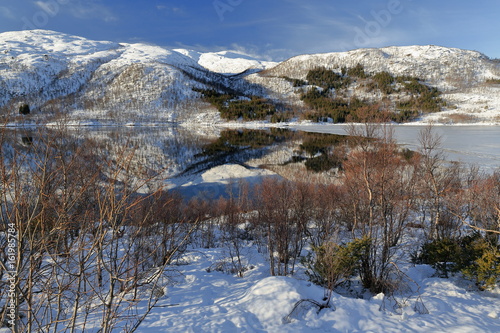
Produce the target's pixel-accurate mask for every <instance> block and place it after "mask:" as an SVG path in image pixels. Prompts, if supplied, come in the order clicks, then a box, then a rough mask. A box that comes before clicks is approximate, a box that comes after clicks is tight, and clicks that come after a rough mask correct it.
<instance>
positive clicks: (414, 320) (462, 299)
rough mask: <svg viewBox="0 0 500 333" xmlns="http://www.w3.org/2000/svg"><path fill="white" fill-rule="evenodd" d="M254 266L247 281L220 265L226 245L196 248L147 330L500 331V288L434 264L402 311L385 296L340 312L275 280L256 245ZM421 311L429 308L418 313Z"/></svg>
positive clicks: (302, 282) (417, 272)
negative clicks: (446, 273) (472, 283)
mask: <svg viewBox="0 0 500 333" xmlns="http://www.w3.org/2000/svg"><path fill="white" fill-rule="evenodd" d="M245 254H246V255H245V260H246V261H247V262H248V263H249V264H250V265H252V266H251V267H252V268H251V269H250V270H249V271H247V272H245V274H244V277H243V278H239V277H236V276H234V275H231V274H227V273H224V272H220V271H217V270H215V269H214V268H215V267H217V266H218V264H220V263H221V262H223V261H224V260H227V256H228V254H227V253H226V251H225V250H224V249H222V248H218V249H217V248H216V249H209V250H207V249H193V250H192V251H189V252H188V253H186V254H185V255H184V256H183V257H182V258H181V260H180V262H181V263H182V265H179V266H177V267H173V269H172V271H171V274H172V276H173V281H174V282H173V283H172V284H171V285H170V286H168V288H167V295H166V297H165V299H164V300H162V301H161V302H160V303H159V307H158V308H157V309H155V310H154V311H153V313H151V314H150V315H149V316H148V318H147V319H146V321H145V322H144V323H143V325H142V326H141V327H140V329H139V332H144V333H149V332H151V333H152V332H194V333H198V332H200V333H201V332H203V333H205V332H228V333H232V332H339V333H340V332H342V333H344V332H373V333H378V332H394V333H400V332H423V333H428V332H447V333H451V332H453V333H456V332H458V333H479V332H491V333H493V332H499V331H500V290H498V289H497V290H496V291H494V292H478V291H475V290H474V289H473V288H470V287H469V286H468V284H467V283H465V282H463V281H461V280H460V279H457V280H448V279H440V278H436V277H433V273H434V271H433V269H432V268H430V267H429V266H426V265H420V266H415V267H411V266H408V267H407V269H405V273H406V274H407V275H408V277H409V278H410V279H411V280H413V282H412V283H411V284H412V286H411V287H412V289H413V290H416V289H418V288H420V289H418V292H414V293H412V294H404V295H401V296H397V297H396V300H397V301H398V302H399V303H400V304H402V307H401V308H393V305H394V304H395V302H394V300H390V299H388V298H386V297H384V295H383V294H380V295H375V296H373V297H368V296H366V297H365V298H364V299H359V298H351V297H346V296H341V295H339V294H336V293H334V294H333V298H332V304H333V306H334V307H335V310H334V309H333V308H332V309H323V310H322V311H321V312H319V313H318V312H317V308H316V307H314V306H312V304H311V303H307V302H305V303H303V304H302V305H301V306H300V307H299V309H298V311H294V313H293V314H292V315H291V316H290V317H289V318H288V319H289V320H285V317H287V316H288V315H289V314H290V313H291V312H292V309H293V308H294V306H295V304H296V303H297V302H298V301H299V300H301V299H312V300H314V301H316V302H319V303H321V302H322V298H323V295H324V293H323V289H322V288H321V287H318V286H316V285H313V284H311V283H310V282H308V281H307V280H306V279H303V278H300V274H298V277H272V276H270V275H269V272H268V269H267V268H266V264H265V261H264V258H263V257H262V255H261V254H260V253H258V252H257V250H256V247H255V246H251V244H249V245H248V247H247V248H246V249H245ZM415 309H419V310H425V309H427V311H428V313H420V312H424V311H415Z"/></svg>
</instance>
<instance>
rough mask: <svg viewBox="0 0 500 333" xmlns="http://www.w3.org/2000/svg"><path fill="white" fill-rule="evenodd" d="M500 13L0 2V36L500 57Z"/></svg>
mask: <svg viewBox="0 0 500 333" xmlns="http://www.w3.org/2000/svg"><path fill="white" fill-rule="evenodd" d="M499 14H500V1H497V0H476V1H470V0H467V1H465V0H453V1H448V0H443V1H436V0H346V1H341V0H141V1H139V0H0V32H5V31H18V30H32V29H46V30H54V31H58V32H63V33H67V34H72V35H78V36H82V37H85V38H89V39H93V40H109V41H115V42H123V43H135V42H144V43H151V44H155V45H160V46H164V47H169V48H188V49H193V50H196V51H202V52H204V51H206V52H208V51H221V50H233V51H239V52H244V53H246V54H249V55H253V56H257V57H260V58H262V59H266V60H275V61H281V60H284V59H286V58H289V57H291V56H295V55H299V54H309V53H321V52H338V51H347V50H352V49H357V48H365V47H384V46H394V45H396V46H407V45H428V44H433V45H440V46H446V47H457V48H462V49H468V50H476V51H480V52H482V53H484V54H486V55H487V56H489V57H491V58H500V43H499V38H498V31H500V19H499V18H498V15H499Z"/></svg>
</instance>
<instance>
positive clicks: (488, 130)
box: [295, 125, 500, 172]
mask: <svg viewBox="0 0 500 333" xmlns="http://www.w3.org/2000/svg"><path fill="white" fill-rule="evenodd" d="M295 128H296V129H298V130H302V131H310V132H319V133H332V134H347V133H348V131H349V126H348V125H307V126H296V127H295ZM391 128H392V129H393V130H394V137H395V140H396V141H397V142H398V143H399V144H401V145H404V146H406V147H407V148H409V149H412V150H418V149H419V148H420V143H419V135H420V132H421V131H422V130H423V129H425V126H422V125H391ZM432 130H433V132H434V133H435V134H436V135H439V136H440V137H441V149H442V152H443V154H444V157H445V159H446V160H449V161H457V162H461V163H465V164H470V165H475V166H477V167H479V168H480V169H481V170H484V171H486V172H492V171H494V170H496V169H498V168H500V127H498V126H433V129H432Z"/></svg>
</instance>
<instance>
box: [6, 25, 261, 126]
mask: <svg viewBox="0 0 500 333" xmlns="http://www.w3.org/2000/svg"><path fill="white" fill-rule="evenodd" d="M224 54H225V53H224V52H223V53H219V54H201V53H196V52H192V51H187V50H169V49H165V48H162V47H159V46H153V45H147V44H124V43H122V44H117V43H112V42H98V41H89V40H86V39H84V38H80V37H76V36H70V35H65V34H61V33H57V32H52V31H46V30H34V31H23V32H8V33H3V34H0V92H1V94H0V107H3V108H4V114H5V113H10V114H15V113H16V111H17V110H16V106H17V105H18V104H19V103H28V104H29V105H30V106H31V107H32V108H34V110H35V111H38V114H40V115H41V116H40V117H42V118H44V117H45V118H47V117H48V116H52V115H54V113H57V112H60V109H64V111H63V112H66V115H69V114H68V113H71V111H72V110H84V112H73V113H72V115H71V116H73V118H76V119H77V120H78V119H80V120H89V119H114V120H120V121H124V120H125V119H126V121H135V120H144V119H148V118H150V117H151V116H154V118H155V119H163V120H169V121H172V120H176V118H177V113H176V112H175V111H176V110H178V109H187V108H188V107H189V108H192V107H193V104H192V102H193V101H195V102H197V101H198V97H199V94H198V93H195V92H194V91H193V90H192V88H193V87H200V88H207V87H211V85H217V86H231V87H233V88H235V89H241V90H243V91H244V90H245V89H246V88H247V87H246V86H248V84H246V83H245V82H244V81H241V80H239V79H238V81H241V82H240V83H238V82H236V83H235V82H234V79H231V78H228V77H226V76H224V75H221V74H219V73H216V72H217V71H220V72H224V73H240V72H242V71H245V70H247V69H251V68H253V69H257V70H258V69H261V68H264V67H266V66H269V64H267V63H263V62H259V61H257V60H252V59H250V58H249V57H247V56H244V55H240V56H238V55H237V54H235V53H230V54H228V57H227V58H226V57H224ZM224 59H228V61H227V63H226V62H224ZM198 62H199V63H200V64H199V63H198ZM204 66H205V67H207V68H209V69H214V72H210V71H209V70H207V69H206V68H205V67H204ZM118 109H119V110H122V111H121V112H120V114H119V115H117V114H116V112H114V111H116V110H118Z"/></svg>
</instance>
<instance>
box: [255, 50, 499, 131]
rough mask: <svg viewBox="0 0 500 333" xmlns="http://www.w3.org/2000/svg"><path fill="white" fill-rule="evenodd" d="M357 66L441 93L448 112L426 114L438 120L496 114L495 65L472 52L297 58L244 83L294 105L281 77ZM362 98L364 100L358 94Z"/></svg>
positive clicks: (486, 117)
mask: <svg viewBox="0 0 500 333" xmlns="http://www.w3.org/2000/svg"><path fill="white" fill-rule="evenodd" d="M358 64H361V65H362V66H363V67H364V69H365V70H366V71H367V72H369V73H379V72H382V71H386V72H389V73H390V74H392V75H394V76H412V77H418V78H419V79H420V80H423V81H424V82H425V83H426V84H428V85H430V86H434V87H437V88H438V89H439V90H440V91H442V92H444V95H443V98H444V99H445V100H446V101H447V102H449V104H450V109H449V110H445V111H448V112H446V113H444V114H441V113H440V114H437V115H430V116H429V117H428V119H429V120H432V121H440V120H442V119H441V118H444V117H446V116H447V115H450V114H451V115H461V116H451V119H454V118H460V117H461V118H465V119H464V120H467V121H468V122H475V121H481V120H486V121H491V120H493V121H498V116H499V115H500V98H499V96H500V94H499V93H500V84H498V83H499V81H498V80H499V79H500V61H498V60H497V59H495V60H492V59H489V58H488V57H486V56H485V55H483V54H481V53H479V52H476V51H467V50H461V49H456V48H445V47H440V46H434V45H427V46H407V47H387V48H381V49H359V50H354V51H349V52H339V53H325V54H312V55H300V56H296V57H293V58H291V59H289V60H287V61H284V62H282V63H280V64H279V65H277V66H276V67H274V68H272V69H270V70H267V71H265V72H263V73H260V74H254V75H251V76H250V77H249V80H250V81H252V82H254V83H257V84H261V85H263V86H265V87H266V88H268V89H269V90H271V91H273V95H274V97H275V98H280V99H281V98H285V99H292V100H294V101H295V103H299V104H300V101H299V95H298V94H297V93H296V92H297V88H294V87H293V86H292V84H291V83H290V82H289V81H287V80H285V79H284V78H283V77H289V78H293V79H302V80H304V79H305V78H306V76H307V73H308V72H309V71H310V70H312V69H315V68H318V67H325V68H327V69H330V70H333V71H336V72H339V73H340V72H341V69H342V67H346V68H353V67H355V66H356V65H358ZM360 97H362V98H363V97H365V96H360Z"/></svg>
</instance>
